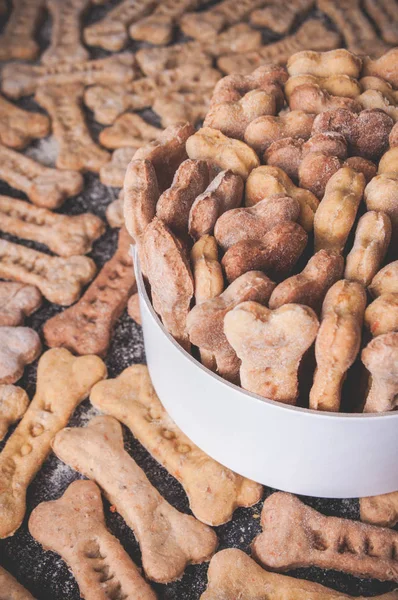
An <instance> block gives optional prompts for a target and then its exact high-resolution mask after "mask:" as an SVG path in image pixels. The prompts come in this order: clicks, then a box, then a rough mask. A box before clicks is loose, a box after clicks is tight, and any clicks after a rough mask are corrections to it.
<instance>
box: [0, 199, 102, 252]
mask: <svg viewBox="0 0 398 600" xmlns="http://www.w3.org/2000/svg"><path fill="white" fill-rule="evenodd" d="M0 216H1V219H0V231H5V232H7V233H11V234H12V235H15V236H18V237H20V238H24V239H26V240H33V241H35V242H39V243H41V244H45V245H46V246H48V248H50V250H52V251H53V252H54V253H55V254H58V255H59V256H65V257H68V256H74V255H76V254H87V252H90V250H91V249H92V245H93V242H95V240H97V239H98V238H99V237H100V236H101V235H102V234H103V233H104V231H105V225H104V223H103V222H102V221H101V219H100V218H99V217H96V216H95V215H93V214H92V213H83V214H81V215H76V216H71V217H69V216H67V215H61V214H57V213H54V212H52V211H50V210H47V209H46V208H39V207H37V206H34V205H32V204H28V202H24V201H23V200H17V199H16V198H10V197H9V196H0Z"/></svg>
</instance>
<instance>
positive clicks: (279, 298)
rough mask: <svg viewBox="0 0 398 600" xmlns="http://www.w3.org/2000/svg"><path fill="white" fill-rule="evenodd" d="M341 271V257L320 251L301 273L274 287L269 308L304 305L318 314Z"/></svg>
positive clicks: (342, 264) (342, 266)
mask: <svg viewBox="0 0 398 600" xmlns="http://www.w3.org/2000/svg"><path fill="white" fill-rule="evenodd" d="M343 269H344V258H343V257H342V256H340V255H339V254H333V253H329V252H326V250H320V251H319V252H317V253H316V254H314V256H313V257H312V258H310V260H309V261H308V263H307V265H306V266H305V268H304V269H303V270H302V271H301V273H299V274H298V275H293V277H289V279H285V281H282V283H280V284H279V285H277V286H276V288H275V289H274V291H273V292H272V294H271V298H270V300H269V303H268V306H269V308H271V309H272V310H274V309H275V308H279V307H280V306H283V305H284V304H305V305H306V306H310V307H311V308H313V309H314V310H315V312H317V313H319V311H320V308H321V305H322V302H323V299H324V297H325V295H326V292H327V291H328V289H329V288H330V287H331V286H332V285H333V284H334V283H335V282H336V281H337V280H338V279H340V278H341V276H342V274H343Z"/></svg>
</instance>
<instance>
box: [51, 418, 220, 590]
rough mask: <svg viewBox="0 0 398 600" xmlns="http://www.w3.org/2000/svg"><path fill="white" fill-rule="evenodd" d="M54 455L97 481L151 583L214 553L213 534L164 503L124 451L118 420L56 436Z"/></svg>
mask: <svg viewBox="0 0 398 600" xmlns="http://www.w3.org/2000/svg"><path fill="white" fill-rule="evenodd" d="M53 450H54V452H55V454H56V455H57V456H58V457H59V458H60V459H61V460H62V461H64V462H66V463H67V464H69V465H70V466H72V467H73V468H74V469H76V470H78V471H79V472H80V473H82V474H84V475H86V476H87V477H90V478H91V479H92V480H93V481H95V482H96V483H97V484H98V485H99V486H100V487H101V489H102V490H103V491H104V493H105V495H106V497H107V498H108V500H109V501H110V502H111V503H112V504H113V505H114V506H115V507H117V510H118V512H120V514H121V516H122V517H123V518H124V520H125V521H126V523H127V525H128V526H129V527H131V528H132V529H133V531H134V533H135V535H136V537H137V541H138V543H139V544H140V548H141V554H142V563H143V568H144V571H145V573H146V575H147V577H149V578H150V579H152V580H153V581H157V582H159V583H169V582H170V581H174V580H175V579H179V578H180V577H182V575H183V572H184V570H185V567H186V566H187V565H188V564H190V563H200V562H204V561H206V560H209V558H210V557H211V556H212V554H213V553H214V551H215V549H216V546H217V536H216V534H215V533H214V531H212V529H210V527H207V526H206V525H203V523H200V522H199V521H197V520H196V519H194V518H193V517H191V516H189V515H185V514H183V513H180V512H179V511H177V510H176V509H175V508H173V507H172V506H171V505H170V504H169V503H168V502H167V501H166V500H165V499H164V498H162V496H161V495H160V494H159V492H158V491H157V490H156V489H155V488H154V487H153V486H152V485H151V483H150V482H149V480H148V479H147V477H146V475H145V473H144V471H142V469H140V467H139V466H138V465H137V463H136V462H135V461H134V460H133V458H131V457H130V456H129V454H128V453H127V452H126V451H125V450H124V447H123V434H122V427H121V425H120V424H119V423H118V421H116V419H113V418H112V417H106V416H99V417H95V418H94V419H92V420H91V421H90V423H89V425H88V426H87V427H83V428H82V427H77V428H76V427H75V428H66V429H64V430H63V431H60V432H59V433H58V435H56V437H55V439H54V442H53Z"/></svg>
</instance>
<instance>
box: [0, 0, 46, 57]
mask: <svg viewBox="0 0 398 600" xmlns="http://www.w3.org/2000/svg"><path fill="white" fill-rule="evenodd" d="M44 4H45V0H14V1H13V10H12V12H11V15H10V18H9V19H8V22H7V24H6V26H5V28H4V31H3V33H2V34H1V35H0V60H2V61H5V60H15V59H16V60H34V59H35V58H36V57H37V55H38V53H39V45H38V43H37V42H36V40H35V39H34V36H35V33H36V29H37V27H38V25H39V22H40V21H41V18H42V16H43V12H44Z"/></svg>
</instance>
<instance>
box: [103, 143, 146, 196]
mask: <svg viewBox="0 0 398 600" xmlns="http://www.w3.org/2000/svg"><path fill="white" fill-rule="evenodd" d="M136 151H137V150H136V148H130V147H128V146H124V147H123V148H116V150H114V151H113V152H112V157H111V160H110V161H109V162H106V163H105V164H102V166H100V168H99V176H100V181H101V183H103V184H104V185H109V186H111V187H119V188H121V187H123V184H124V177H125V174H126V170H127V167H128V166H129V164H130V161H131V160H132V159H133V156H134V155H135V153H136Z"/></svg>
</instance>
